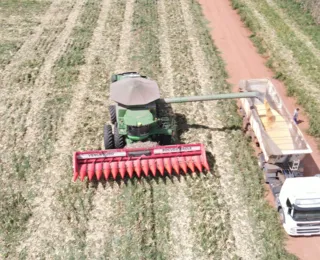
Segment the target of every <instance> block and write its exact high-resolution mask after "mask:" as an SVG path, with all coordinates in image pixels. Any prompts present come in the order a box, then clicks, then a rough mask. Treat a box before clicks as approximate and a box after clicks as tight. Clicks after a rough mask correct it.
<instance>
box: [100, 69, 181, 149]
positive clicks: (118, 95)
mask: <svg viewBox="0 0 320 260" xmlns="http://www.w3.org/2000/svg"><path fill="white" fill-rule="evenodd" d="M111 82H112V83H111V87H110V98H111V100H112V101H114V102H115V103H116V104H115V105H112V106H109V113H110V118H111V123H112V124H113V125H114V126H113V128H114V130H113V134H112V131H111V128H112V127H111V126H110V125H106V126H105V130H104V145H105V149H113V148H124V147H125V146H131V147H132V145H133V144H134V143H136V142H146V141H150V142H154V143H159V144H160V145H169V144H171V143H174V142H175V140H174V137H173V135H174V132H175V129H176V124H175V121H174V118H173V115H172V111H171V109H170V108H171V106H170V105H169V104H166V103H165V102H163V100H161V99H160V92H159V87H158V85H157V83H156V82H155V81H153V80H151V79H148V78H147V77H145V76H140V75H139V74H138V73H135V72H130V73H124V74H118V75H114V76H112V78H111ZM112 140H114V143H112Z"/></svg>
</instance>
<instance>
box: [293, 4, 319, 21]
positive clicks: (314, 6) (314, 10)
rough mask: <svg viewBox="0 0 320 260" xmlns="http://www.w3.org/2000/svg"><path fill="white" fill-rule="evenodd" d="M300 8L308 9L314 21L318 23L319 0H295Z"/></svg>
mask: <svg viewBox="0 0 320 260" xmlns="http://www.w3.org/2000/svg"><path fill="white" fill-rule="evenodd" d="M296 2H297V4H299V5H300V6H299V7H301V8H304V9H306V10H308V11H309V12H310V13H311V14H312V16H313V17H314V19H315V20H316V22H317V23H318V24H320V2H319V1H318V0H296Z"/></svg>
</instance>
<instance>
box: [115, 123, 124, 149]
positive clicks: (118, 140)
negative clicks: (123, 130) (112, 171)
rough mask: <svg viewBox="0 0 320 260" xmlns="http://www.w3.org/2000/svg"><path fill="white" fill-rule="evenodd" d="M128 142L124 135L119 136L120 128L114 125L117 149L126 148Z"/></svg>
mask: <svg viewBox="0 0 320 260" xmlns="http://www.w3.org/2000/svg"><path fill="white" fill-rule="evenodd" d="M125 145H126V141H125V139H124V136H123V135H120V134H119V130H118V126H117V125H114V146H115V148H116V149H120V148H123V147H125Z"/></svg>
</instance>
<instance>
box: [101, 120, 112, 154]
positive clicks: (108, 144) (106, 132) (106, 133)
mask: <svg viewBox="0 0 320 260" xmlns="http://www.w3.org/2000/svg"><path fill="white" fill-rule="evenodd" d="M103 137H104V148H105V149H113V148H114V140H113V134H112V127H111V125H105V126H104V129H103Z"/></svg>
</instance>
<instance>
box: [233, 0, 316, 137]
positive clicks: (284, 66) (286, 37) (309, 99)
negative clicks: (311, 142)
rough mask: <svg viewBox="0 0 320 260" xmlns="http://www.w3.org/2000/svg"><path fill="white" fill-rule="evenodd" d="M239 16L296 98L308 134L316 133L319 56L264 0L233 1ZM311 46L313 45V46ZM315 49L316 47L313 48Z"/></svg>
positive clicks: (268, 63)
mask: <svg viewBox="0 0 320 260" xmlns="http://www.w3.org/2000/svg"><path fill="white" fill-rule="evenodd" d="M232 3H233V6H234V8H237V9H239V13H240V15H241V16H242V19H243V20H245V21H246V25H247V26H248V27H249V28H250V29H251V30H252V31H253V33H254V35H253V36H254V37H253V40H254V42H255V44H256V45H257V46H258V48H259V49H260V52H267V53H268V54H269V56H270V57H271V58H269V60H268V62H267V65H268V66H270V67H271V68H273V69H274V70H275V71H276V77H277V78H279V79H282V80H284V82H285V83H286V86H287V88H288V94H289V95H294V96H296V97H297V100H298V102H299V103H300V104H301V105H302V106H304V108H305V110H306V111H307V112H308V115H309V117H310V127H309V133H310V134H312V135H314V136H316V137H319V136H320V132H319V129H320V121H319V117H318V115H319V112H320V103H319V99H317V98H316V97H317V96H318V95H319V93H320V89H319V83H320V81H319V79H320V70H319V67H320V59H318V58H317V55H314V53H313V52H312V50H311V49H310V47H308V45H307V42H304V41H303V39H302V38H301V37H300V39H299V35H296V33H297V30H294V28H292V25H291V24H286V22H285V20H283V19H282V17H281V15H280V14H279V13H277V10H275V9H273V7H275V6H274V5H268V3H267V2H266V1H265V0H264V1H259V3H257V2H254V1H251V0H233V1H232ZM314 46H315V45H314ZM315 48H317V49H319V48H318V47H315Z"/></svg>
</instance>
